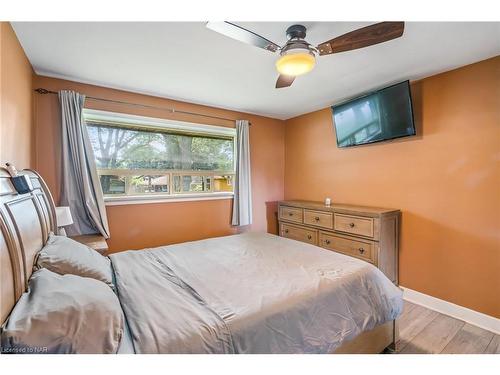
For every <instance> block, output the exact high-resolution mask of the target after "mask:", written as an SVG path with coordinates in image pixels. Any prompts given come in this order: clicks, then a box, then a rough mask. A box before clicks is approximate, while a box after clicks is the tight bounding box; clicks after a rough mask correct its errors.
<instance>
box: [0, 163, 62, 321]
mask: <svg viewBox="0 0 500 375" xmlns="http://www.w3.org/2000/svg"><path fill="white" fill-rule="evenodd" d="M20 174H25V175H28V176H29V178H30V180H31V182H32V184H33V188H34V189H33V191H32V192H30V193H27V194H18V193H17V192H16V190H15V189H14V186H13V185H12V183H11V180H10V175H9V173H8V172H7V170H6V169H5V168H1V167H0V229H1V233H0V267H1V268H0V278H1V280H0V281H1V294H0V313H1V316H0V318H1V321H0V322H1V324H3V323H4V322H5V320H6V319H7V317H8V316H9V314H10V312H11V310H12V308H13V307H14V305H15V304H16V302H17V300H18V299H19V298H20V297H21V294H22V293H23V292H24V291H25V290H26V288H27V285H28V280H29V278H30V276H31V272H32V269H33V262H34V259H35V256H36V254H37V253H38V251H39V250H40V249H41V248H42V246H43V245H45V243H46V242H47V238H48V236H49V233H50V232H51V231H52V232H55V229H56V227H57V223H56V215H55V207H54V201H53V199H52V196H51V194H50V192H49V190H48V188H47V185H46V184H45V182H44V181H43V179H42V178H41V177H40V175H39V174H38V173H36V172H34V171H31V170H24V171H22V172H20Z"/></svg>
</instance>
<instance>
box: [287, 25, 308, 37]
mask: <svg viewBox="0 0 500 375" xmlns="http://www.w3.org/2000/svg"><path fill="white" fill-rule="evenodd" d="M306 30H307V29H306V28H305V26H302V25H292V26H290V27H289V28H288V29H286V37H287V38H288V39H304V38H305V37H306Z"/></svg>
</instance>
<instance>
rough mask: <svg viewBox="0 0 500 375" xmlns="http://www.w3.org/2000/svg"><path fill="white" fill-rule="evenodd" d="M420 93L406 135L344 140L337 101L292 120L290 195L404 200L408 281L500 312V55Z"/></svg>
mask: <svg viewBox="0 0 500 375" xmlns="http://www.w3.org/2000/svg"><path fill="white" fill-rule="evenodd" d="M412 94H413V101H414V111H415V119H416V121H417V128H418V135H417V136H416V137H413V138H407V139H405V140H399V141H393V142H387V143H379V144H374V145H369V146H362V147H356V148H348V149H339V148H337V146H336V141H335V134H334V130H333V128H332V115H331V111H330V109H329V108H327V109H324V110H320V111H317V112H313V113H309V114H306V115H303V116H300V117H297V118H294V119H290V120H288V121H287V122H286V141H285V198H286V199H295V198H301V199H309V200H323V199H324V198H325V197H331V198H332V199H333V200H334V201H337V202H342V203H356V204H365V205H374V206H382V207H384V206H385V207H391V208H392V207H393V208H399V209H401V210H402V224H401V238H400V271H399V274H400V283H401V285H403V286H406V287H408V288H411V289H414V290H417V291H419V292H422V293H426V294H429V295H432V296H435V297H437V298H441V299H444V300H447V301H450V302H453V303H456V304H458V305H461V306H465V307H468V308H471V309H473V310H476V311H480V312H483V313H486V314H489V315H493V316H496V317H500V302H499V301H500V300H499V298H500V167H499V162H500V58H499V57H496V58H493V59H489V60H485V61H483V62H479V63H476V64H473V65H469V66H465V67H462V68H460V69H457V70H453V71H450V72H446V73H443V74H439V75H436V76H433V77H429V78H426V79H423V80H421V81H418V82H416V83H413V84H412Z"/></svg>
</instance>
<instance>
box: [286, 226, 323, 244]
mask: <svg viewBox="0 0 500 375" xmlns="http://www.w3.org/2000/svg"><path fill="white" fill-rule="evenodd" d="M280 233H281V236H282V237H286V238H291V239H292V240H297V241H302V242H307V243H310V244H312V245H317V244H318V231H317V230H314V229H307V228H302V227H296V226H294V225H288V224H284V223H281V228H280Z"/></svg>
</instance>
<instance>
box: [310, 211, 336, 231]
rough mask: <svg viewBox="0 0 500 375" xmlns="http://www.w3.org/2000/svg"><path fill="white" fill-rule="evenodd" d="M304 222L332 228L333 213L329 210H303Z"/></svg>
mask: <svg viewBox="0 0 500 375" xmlns="http://www.w3.org/2000/svg"><path fill="white" fill-rule="evenodd" d="M304 224H309V225H316V226H317V227H322V228H328V229H332V228H333V214H332V213H331V212H323V211H313V210H304Z"/></svg>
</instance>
